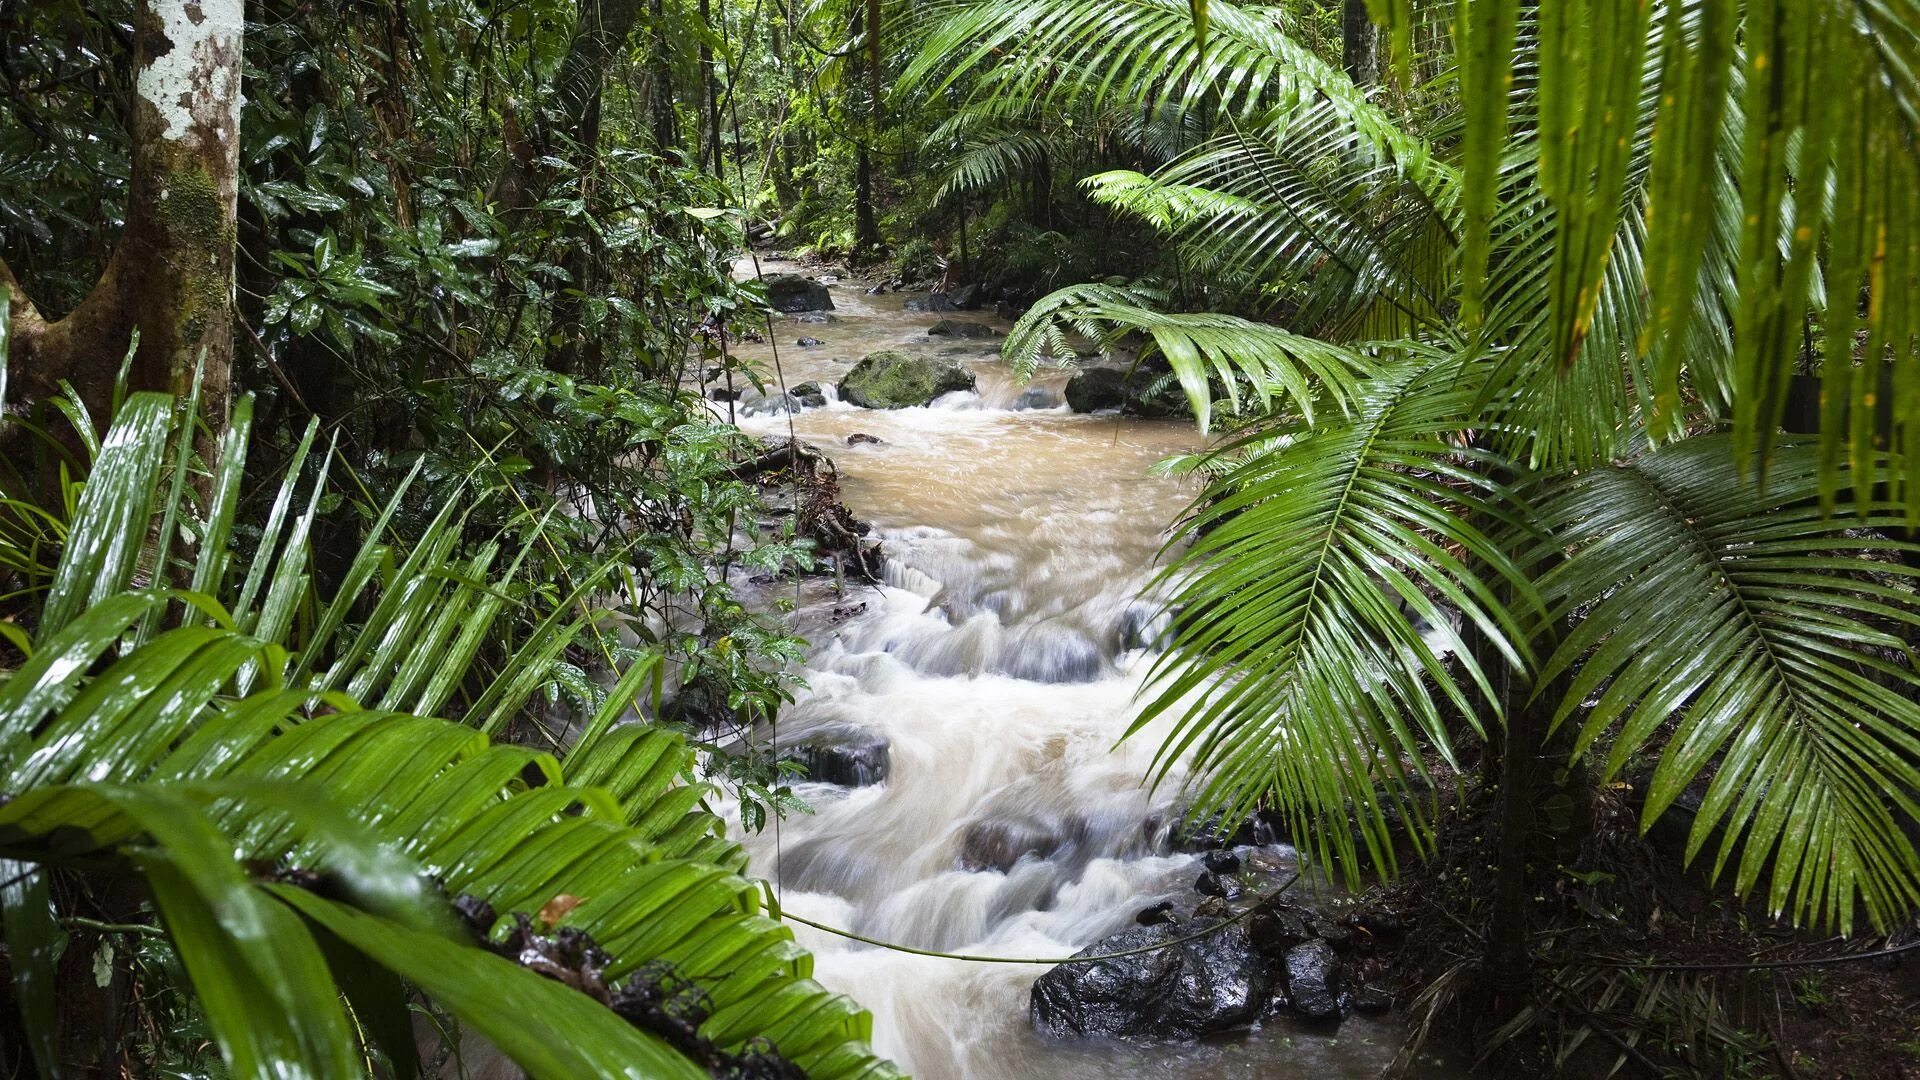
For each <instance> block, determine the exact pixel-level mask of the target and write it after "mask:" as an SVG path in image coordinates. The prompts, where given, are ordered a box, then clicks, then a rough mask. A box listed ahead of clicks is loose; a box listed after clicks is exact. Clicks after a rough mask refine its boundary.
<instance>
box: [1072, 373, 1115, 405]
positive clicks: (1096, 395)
mask: <svg viewBox="0 0 1920 1080" xmlns="http://www.w3.org/2000/svg"><path fill="white" fill-rule="evenodd" d="M1126 383H1127V377H1126V375H1125V374H1124V373H1122V372H1119V371H1115V370H1114V369H1112V368H1087V369H1086V370H1084V371H1082V372H1080V373H1079V374H1077V375H1075V376H1074V377H1073V378H1071V379H1068V380H1067V391H1066V395H1067V407H1068V408H1070V409H1072V410H1073V411H1074V412H1077V413H1091V412H1102V411H1105V410H1107V409H1118V408H1119V407H1120V406H1122V405H1125V404H1126V403H1127V387H1126Z"/></svg>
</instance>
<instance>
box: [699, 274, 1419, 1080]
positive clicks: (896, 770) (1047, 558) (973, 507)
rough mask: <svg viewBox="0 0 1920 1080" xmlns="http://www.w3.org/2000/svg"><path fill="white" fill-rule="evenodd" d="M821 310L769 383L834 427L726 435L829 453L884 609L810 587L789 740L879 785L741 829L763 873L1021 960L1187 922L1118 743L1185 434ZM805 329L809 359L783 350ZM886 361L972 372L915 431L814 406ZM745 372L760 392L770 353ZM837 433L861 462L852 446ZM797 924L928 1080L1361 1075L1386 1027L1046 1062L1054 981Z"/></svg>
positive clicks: (812, 424) (1261, 1036)
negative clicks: (1037, 999)
mask: <svg viewBox="0 0 1920 1080" xmlns="http://www.w3.org/2000/svg"><path fill="white" fill-rule="evenodd" d="M767 269H768V270H769V271H771V270H773V269H792V267H790V266H780V267H775V266H768V267H767ZM833 297H834V302H835V304H836V305H837V310H836V311H835V312H834V313H833V319H832V321H830V322H824V323H818V322H813V323H809V322H795V321H794V320H791V319H782V320H780V321H778V322H776V324H775V326H776V331H777V332H778V333H779V335H780V341H779V342H778V344H779V346H780V348H779V361H780V365H779V366H780V371H779V372H778V376H776V378H777V377H781V376H783V377H784V380H785V385H786V386H788V387H793V386H797V385H800V384H802V383H805V382H809V381H811V382H817V383H819V384H820V386H821V387H822V389H823V390H824V391H825V392H826V394H827V396H828V399H829V402H828V404H827V405H826V406H824V407H819V408H808V409H805V410H803V411H799V412H797V413H794V412H789V411H786V410H783V409H779V408H776V407H774V406H777V405H778V404H779V403H780V402H781V400H782V399H781V398H780V396H779V391H778V389H777V383H776V388H770V390H769V395H770V396H769V397H763V396H761V395H759V394H756V393H751V392H750V393H748V394H747V395H745V396H744V397H743V398H742V399H741V400H740V401H739V402H737V403H735V405H734V413H735V415H736V417H737V419H738V422H739V423H740V425H741V426H742V427H743V428H745V429H746V430H748V431H750V432H753V433H756V434H761V435H769V436H785V435H786V434H787V433H788V431H789V430H791V431H792V432H793V433H794V434H796V435H797V436H798V437H799V438H801V439H802V440H804V441H806V442H808V443H810V444H812V445H813V446H815V447H817V448H819V449H821V450H823V451H824V452H826V453H828V454H829V455H830V456H831V457H832V458H833V459H834V460H835V462H836V465H837V467H838V470H839V475H840V481H841V486H842V491H843V494H844V496H845V498H846V501H847V503H848V504H849V506H850V507H851V508H852V509H853V511H854V512H855V513H856V514H857V515H859V516H860V517H861V518H863V519H865V520H868V521H871V522H872V523H873V524H874V525H875V527H876V528H877V529H878V531H879V535H880V537H881V538H882V540H883V542H884V545H885V552H886V557H887V560H888V561H887V570H886V583H885V584H884V586H880V587H849V588H848V589H847V590H846V591H845V592H844V593H843V594H840V595H835V594H834V593H833V592H832V590H831V589H830V588H829V587H827V586H825V585H822V584H820V583H818V582H815V583H813V584H811V585H809V586H807V587H805V588H804V589H803V592H802V595H801V604H800V608H799V610H798V612H797V614H796V619H797V621H798V624H799V627H800V630H801V632H803V633H805V634H807V635H808V636H809V637H810V638H811V639H812V640H813V642H814V652H813V655H812V657H811V659H810V660H809V661H808V664H807V670H806V672H805V677H806V680H807V683H808V689H807V690H805V691H804V692H803V693H802V694H801V695H800V697H799V700H798V701H797V702H796V703H795V704H794V705H792V706H791V707H789V708H788V709H787V710H786V711H785V712H784V713H783V714H782V715H781V717H780V723H779V729H778V739H779V742H780V743H781V744H782V745H783V746H788V747H793V746H799V745H803V744H807V743H816V742H817V743H831V744H835V745H839V746H858V747H861V748H863V755H864V756H862V757H861V758H860V764H859V767H858V768H857V769H854V770H852V771H851V772H850V773H849V775H846V776H841V777H839V779H842V780H846V779H852V780H855V781H871V780H879V782H877V783H868V784H865V785H864V786H852V787H848V786H842V785H838V784H824V783H802V784H801V785H799V791H800V793H801V794H802V795H803V797H805V798H806V799H807V800H808V801H809V802H811V803H812V804H813V806H814V807H815V812H814V813H813V814H811V815H804V816H797V817H790V818H788V819H787V820H786V821H784V822H783V823H781V824H780V825H779V826H778V827H777V828H768V829H767V830H766V831H764V832H762V833H760V834H758V835H756V836H750V837H749V838H748V839H747V846H748V848H749V849H750V851H751V854H752V857H753V865H754V867H755V869H756V871H757V872H759V873H762V874H765V875H768V876H769V877H771V878H772V879H774V880H775V881H776V882H777V884H778V887H779V888H780V890H781V894H782V900H783V902H784V904H785V905H786V906H787V907H788V908H789V909H790V910H792V911H794V912H796V913H798V914H801V915H805V916H807V917H809V918H812V919H816V920H818V921H821V922H825V923H829V924H832V925H836V926H841V927H848V928H851V929H853V930H855V931H856V932H858V933H861V934H864V935H867V936H870V937H875V938H879V939H883V940H888V941H895V942H900V943H904V944H909V945H913V946H918V947H923V948H933V949H941V950H947V951H962V952H969V953H977V954H990V955H997V956H1010V957H1049V956H1067V955H1070V954H1072V953H1074V952H1075V951H1077V950H1079V949H1081V948H1083V947H1085V946H1087V945H1088V944H1091V943H1092V942H1094V941H1096V940H1098V939H1100V938H1102V937H1104V936H1106V935H1108V934H1111V933H1114V932H1116V931H1119V930H1122V929H1125V928H1126V927H1128V926H1129V925H1132V921H1133V916H1134V913H1135V912H1137V911H1138V910H1140V909H1141V908H1143V907H1146V906H1149V905H1151V904H1153V903H1155V902H1157V901H1159V900H1161V899H1166V898H1172V897H1176V896H1177V897H1180V898H1181V899H1182V900H1183V901H1186V902H1191V901H1192V900H1193V899H1196V898H1195V897H1194V896H1193V894H1192V891H1191V890H1192V883H1193V880H1194V877H1195V873H1196V871H1197V860H1196V859H1195V857H1194V856H1192V855H1189V854H1174V853H1170V850H1171V849H1170V848H1169V847H1168V845H1167V844H1166V842H1165V840H1166V831H1167V828H1166V824H1165V823H1166V822H1167V821H1168V820H1169V819H1170V818H1171V817H1172V816H1173V811H1174V809H1175V808H1174V806H1173V805H1172V804H1173V801H1174V789H1175V787H1176V786H1177V785H1176V784H1173V783H1167V784H1163V785H1162V787H1161V788H1160V790H1159V791H1157V792H1156V791H1152V790H1150V789H1149V788H1148V786H1147V785H1146V784H1145V783H1144V782H1143V778H1145V777H1146V776H1147V775H1148V771H1149V767H1150V765H1151V763H1152V758H1153V751H1154V749H1155V747H1157V745H1158V743H1159V739H1158V737H1157V734H1156V733H1155V732H1152V731H1146V732H1142V733H1140V734H1139V735H1138V736H1136V737H1135V738H1133V739H1130V740H1127V741H1125V742H1120V741H1119V740H1120V737H1121V735H1122V734H1123V733H1124V732H1125V731H1126V728H1127V726H1128V724H1129V722H1130V720H1131V718H1132V716H1133V715H1134V710H1135V701H1134V696H1135V692H1136V690H1137V689H1138V688H1139V686H1140V682H1141V679H1142V677H1143V674H1144V671H1145V669H1146V667H1147V666H1148V663H1149V661H1150V658H1149V657H1148V656H1147V655H1146V654H1145V652H1144V651H1143V650H1142V648H1141V646H1142V645H1143V644H1146V643H1147V642H1148V641H1150V639H1151V638H1152V637H1153V636H1154V633H1155V629H1156V628H1155V627H1152V626H1150V625H1148V624H1147V620H1146V619H1145V618H1144V617H1143V614H1142V613H1143V612H1144V611H1148V610H1150V608H1148V607H1147V606H1146V605H1143V604H1142V602H1141V601H1140V596H1141V593H1142V590H1143V589H1144V588H1146V587H1147V586H1148V585H1149V584H1150V582H1151V580H1152V574H1153V570H1154V563H1155V556H1156V553H1157V552H1158V550H1159V548H1160V546H1161V544H1162V542H1163V539H1164V533H1163V530H1164V529H1165V527H1166V526H1167V524H1168V523H1169V522H1171V521H1172V520H1173V519H1174V517H1175V516H1176V515H1177V514H1178V512H1179V511H1180V510H1181V508H1182V507H1183V506H1185V504H1186V502H1187V500H1188V499H1189V498H1190V497H1191V487H1190V485H1188V484H1187V483H1185V482H1183V481H1180V480H1177V479H1173V478H1167V477H1161V476H1156V475H1154V474H1153V473H1152V472H1151V471H1150V466H1151V465H1152V464H1153V463H1154V462H1155V461H1157V460H1159V459H1162V458H1164V457H1166V456H1167V455H1169V454H1172V453H1176V452H1180V451H1184V450H1188V449H1191V448H1192V447H1193V446H1194V445H1195V444H1196V443H1197V442H1198V436H1197V435H1196V434H1195V432H1194V431H1193V429H1192V427H1191V426H1190V425H1186V424H1181V423H1177V422H1150V421H1141V420H1135V419H1123V418H1120V417H1117V416H1084V415H1075V414H1072V413H1070V412H1068V411H1067V410H1066V409H1065V408H1064V407H1062V406H1061V405H1060V401H1061V397H1060V391H1061V387H1062V385H1063V383H1064V376H1061V375H1054V376H1051V377H1048V378H1043V379H1042V380H1039V381H1037V382H1036V383H1035V384H1033V385H1032V386H1024V387H1023V386H1019V385H1016V384H1015V383H1014V382H1013V381H1012V380H1011V379H1010V378H1009V377H1008V375H1007V373H1006V372H1005V371H1004V369H1003V368H1002V367H1001V365H1000V363H999V361H998V359H997V343H995V342H992V341H983V340H974V341H966V342H958V343H956V342H951V341H948V340H946V339H944V338H932V339H929V338H928V337H927V335H926V330H927V328H928V327H929V326H931V325H932V324H933V323H934V322H935V321H936V320H938V319H940V318H942V317H943V316H940V315H931V314H925V313H916V312H911V311H906V310H904V309H903V301H904V300H905V299H907V297H906V296H904V295H900V294H895V295H888V296H877V297H868V296H865V295H862V294H861V293H860V291H859V290H858V289H856V288H837V289H835V290H834V291H833ZM950 317H952V318H955V319H960V320H966V321H973V322H991V321H992V320H990V319H988V318H987V317H985V316H980V315H975V314H972V313H955V314H954V315H952V316H950ZM998 325H999V326H1000V327H1001V328H1002V329H1004V327H1005V324H1004V323H1001V324H998ZM801 336H811V337H815V338H819V339H821V340H822V344H819V345H814V346H809V347H804V348H803V347H798V346H796V345H795V341H796V340H797V339H798V338H799V337H801ZM882 348H903V349H907V350H909V351H922V352H929V353H932V354H934V355H946V356H950V357H953V358H955V359H958V360H961V361H962V362H964V363H966V364H967V365H968V366H969V367H970V368H972V369H973V370H974V372H975V373H976V374H977V376H978V378H979V388H978V390H977V392H960V393H954V394H949V395H947V396H945V397H943V398H941V399H940V400H938V401H936V402H935V403H934V404H933V405H932V406H931V407H928V408H912V409H900V410H891V411H881V410H867V409H858V408H854V407H853V406H850V405H847V404H844V403H841V402H838V401H837V400H834V397H833V395H832V392H831V391H832V384H833V383H835V382H837V381H838V380H839V379H841V378H842V377H844V375H845V374H846V372H847V371H848V370H850V369H851V368H852V366H853V365H854V363H855V362H857V361H858V360H859V359H860V357H861V356H863V355H864V354H866V353H867V352H870V351H872V350H876V349H882ZM738 351H739V352H740V353H741V354H742V355H743V356H744V357H745V358H746V359H749V360H751V361H755V362H757V363H759V364H761V365H763V366H764V368H765V370H766V371H767V373H768V374H769V375H770V376H772V375H775V372H774V365H773V353H772V349H771V348H770V347H769V346H768V345H766V344H760V345H745V346H741V347H740V348H739V350H738ZM770 381H771V380H770ZM722 408H723V409H724V408H725V406H722ZM854 434H861V435H867V436H872V437H874V438H875V439H877V440H878V441H867V440H856V442H855V444H854V445H849V442H848V436H850V435H854ZM1116 743H1117V744H1118V745H1116ZM1261 857H1262V858H1264V859H1266V860H1267V861H1268V862H1269V863H1284V862H1285V861H1286V860H1288V859H1290V857H1291V853H1290V852H1288V851H1286V850H1285V849H1284V848H1277V847H1276V848H1270V849H1266V850H1265V851H1263V852H1262V853H1261ZM799 929H800V931H801V935H802V939H803V942H804V943H805V944H806V945H807V946H809V947H810V948H811V949H812V950H813V951H814V952H815V954H816V956H817V957H818V964H817V971H816V973H817V975H818V977H819V978H820V979H821V981H823V982H825V983H826V984H828V985H829V986H832V987H834V988H836V989H840V990H843V991H845V992H847V993H849V994H852V995H853V996H854V997H855V998H856V999H858V1000H859V1001H860V1002H861V1003H862V1004H864V1005H866V1006H867V1007H869V1008H870V1009H872V1010H873V1012H874V1014H875V1043H876V1045H877V1047H878V1049H879V1050H880V1051H881V1052H883V1053H885V1054H888V1055H890V1056H892V1057H893V1058H894V1059H895V1060H896V1061H898V1062H899V1063H900V1064H901V1065H902V1066H903V1067H905V1068H907V1069H909V1070H910V1071H912V1072H913V1073H914V1074H915V1075H917V1076H920V1077H924V1078H929V1080H948V1078H962V1077H964V1078H1006V1080H1014V1078H1036V1077H1048V1078H1050V1080H1071V1078H1082V1077H1085V1078H1092V1077H1115V1076H1152V1077H1179V1078H1189V1077H1190V1078H1200V1077H1221V1076H1234V1075H1245V1076H1290V1077H1347V1076H1353V1077H1360V1076H1372V1075H1376V1074H1377V1073H1378V1071H1379V1070H1380V1069H1381V1067H1382V1066H1383V1065H1384V1064H1386V1063H1387V1062H1388V1061H1389V1060H1390V1059H1391V1057H1392V1055H1393V1052H1394V1049H1395V1047H1396V1046H1397V1044H1398V1042H1399V1039H1400V1034H1401V1033H1400V1030H1399V1029H1398V1027H1397V1026H1395V1025H1393V1024H1390V1023H1386V1022H1382V1021H1372V1020H1365V1019H1362V1018H1358V1017H1355V1018H1351V1019H1349V1020H1348V1021H1347V1022H1346V1023H1345V1024H1344V1025H1343V1026H1342V1027H1341V1028H1340V1029H1339V1030H1338V1032H1337V1033H1335V1034H1327V1033H1319V1032H1307V1031H1304V1030H1302V1029H1297V1028H1294V1027H1292V1026H1290V1025H1288V1024H1286V1023H1284V1022H1276V1023H1275V1024H1272V1025H1269V1026H1268V1027H1266V1028H1265V1029H1264V1030H1257V1031H1255V1032H1252V1033H1250V1034H1247V1035H1245V1036H1239V1037H1233V1038H1226V1039H1221V1040H1217V1041H1209V1042H1205V1043H1200V1044H1193V1045H1184V1046H1157V1047H1145V1046H1134V1045H1130V1044H1125V1043H1117V1042H1092V1043H1088V1042H1080V1043H1050V1042H1047V1041H1045V1040H1043V1039H1041V1038H1040V1037H1039V1036H1037V1035H1036V1034H1035V1033H1034V1032H1033V1030H1032V1028H1031V1026H1030V1024H1029V1022H1028V1019H1027V997H1028V990H1029V988H1030V987H1031V985H1032V983H1033V980H1034V979H1035V978H1037V977H1038V976H1039V975H1040V974H1041V973H1042V972H1043V971H1044V970H1046V969H1045V968H1044V967H1041V966H1034V965H994V964H972V963H965V962H960V961H955V960H948V959H935V958H925V957H916V956H912V955H908V954H903V953H899V952H894V951H889V950H884V949H877V948H872V947H869V946H865V945H860V944H856V943H852V942H849V941H847V940H845V939H843V938H839V937H835V936H830V935H827V934H824V933H819V932H815V931H811V930H808V929H806V928H805V927H800V928H799Z"/></svg>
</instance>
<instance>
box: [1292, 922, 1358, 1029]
mask: <svg viewBox="0 0 1920 1080" xmlns="http://www.w3.org/2000/svg"><path fill="white" fill-rule="evenodd" d="M1343 975H1344V972H1343V971H1342V965H1341V963H1340V958H1339V957H1338V956H1336V955H1334V952H1333V946H1331V945H1329V944H1327V943H1326V942H1325V941H1318V940H1316V941H1307V942H1302V943H1301V944H1299V945H1296V946H1294V947H1293V948H1292V949H1290V950H1288V952H1287V960H1286V982H1287V1006H1288V1008H1290V1009H1292V1010H1293V1011H1294V1012H1295V1013H1297V1014H1299V1015H1300V1016H1301V1017H1303V1018H1305V1019H1308V1020H1338V1019H1340V1013H1341V1009H1340V1005H1341V990H1342V983H1343Z"/></svg>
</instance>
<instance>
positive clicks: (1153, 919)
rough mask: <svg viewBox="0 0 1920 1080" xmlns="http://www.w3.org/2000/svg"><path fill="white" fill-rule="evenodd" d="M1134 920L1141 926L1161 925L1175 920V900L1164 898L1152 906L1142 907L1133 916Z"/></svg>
mask: <svg viewBox="0 0 1920 1080" xmlns="http://www.w3.org/2000/svg"><path fill="white" fill-rule="evenodd" d="M1133 921H1134V922H1136V923H1139V924H1140V925H1141V926H1159V925H1160V924H1161V923H1170V922H1173V921H1174V916H1173V901H1171V900H1162V901H1160V902H1159V903H1157V904H1155V905H1153V906H1152V907H1147V908H1141V909H1140V910H1139V911H1138V912H1136V913H1135V914H1134V916H1133Z"/></svg>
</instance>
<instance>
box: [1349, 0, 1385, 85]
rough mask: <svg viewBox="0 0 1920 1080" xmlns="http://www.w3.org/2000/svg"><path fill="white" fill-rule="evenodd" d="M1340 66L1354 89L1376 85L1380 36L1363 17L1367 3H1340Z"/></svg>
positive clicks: (1353, 0)
mask: <svg viewBox="0 0 1920 1080" xmlns="http://www.w3.org/2000/svg"><path fill="white" fill-rule="evenodd" d="M1340 64H1341V66H1342V67H1344V68H1346V69H1347V77H1348V78H1350V79H1352V80H1353V84H1354V85H1355V86H1372V85H1373V84H1374V83H1377V82H1379V81H1380V32H1379V30H1378V29H1377V28H1376V27H1375V26H1374V25H1373V20H1372V19H1371V18H1369V17H1368V15H1367V0H1342V4H1341V8H1340Z"/></svg>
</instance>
